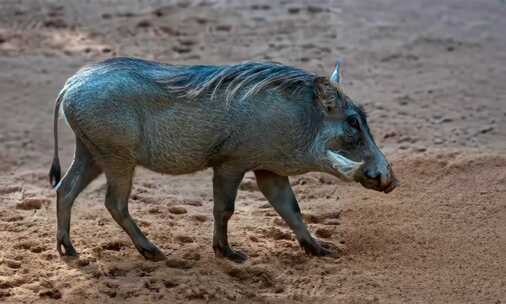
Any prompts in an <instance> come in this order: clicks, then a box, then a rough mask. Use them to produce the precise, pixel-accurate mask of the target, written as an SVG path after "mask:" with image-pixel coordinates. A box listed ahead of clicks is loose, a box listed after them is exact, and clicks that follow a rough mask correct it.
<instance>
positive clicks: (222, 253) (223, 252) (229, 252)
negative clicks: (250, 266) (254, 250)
mask: <svg viewBox="0 0 506 304" xmlns="http://www.w3.org/2000/svg"><path fill="white" fill-rule="evenodd" d="M213 249H214V254H215V255H216V256H217V257H223V258H226V259H229V260H231V261H232V262H234V263H238V264H241V263H244V262H246V260H247V259H248V256H247V255H246V254H244V253H242V252H241V251H238V250H233V249H232V248H230V246H225V247H219V246H213Z"/></svg>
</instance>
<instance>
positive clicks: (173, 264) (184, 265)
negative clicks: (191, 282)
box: [165, 258, 193, 269]
mask: <svg viewBox="0 0 506 304" xmlns="http://www.w3.org/2000/svg"><path fill="white" fill-rule="evenodd" d="M165 265H167V266H168V267H170V268H177V269H190V268H192V267H193V265H192V263H191V262H189V261H187V260H183V259H179V258H167V261H165Z"/></svg>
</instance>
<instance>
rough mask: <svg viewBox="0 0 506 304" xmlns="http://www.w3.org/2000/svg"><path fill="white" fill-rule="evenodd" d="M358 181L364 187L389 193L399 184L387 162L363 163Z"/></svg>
mask: <svg viewBox="0 0 506 304" xmlns="http://www.w3.org/2000/svg"><path fill="white" fill-rule="evenodd" d="M358 181H359V182H360V183H361V184H362V185H363V186H364V187H366V188H369V189H373V190H376V191H381V192H385V193H389V192H391V191H392V190H394V189H395V188H396V187H398V186H399V185H400V182H399V180H398V179H397V178H396V177H395V175H394V172H393V170H392V166H391V165H390V164H389V163H386V162H385V163H384V164H380V165H377V164H376V165H375V164H372V165H371V164H365V165H364V166H363V167H362V172H361V174H360V176H359V177H358Z"/></svg>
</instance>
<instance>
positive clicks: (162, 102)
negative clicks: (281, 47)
mask: <svg viewBox="0 0 506 304" xmlns="http://www.w3.org/2000/svg"><path fill="white" fill-rule="evenodd" d="M329 88H331V86H328V83H325V86H322V85H321V84H319V82H318V78H317V77H315V76H314V75H311V74H308V73H306V72H304V71H302V70H299V69H296V68H292V67H287V66H283V65H279V64H272V63H247V64H242V65H235V66H225V67H223V66H221V67H220V66H171V65H164V64H159V63H154V62H149V61H143V60H139V59H131V58H116V59H111V60H107V61H104V62H101V63H98V64H96V65H92V66H89V67H87V68H84V69H82V70H81V71H79V72H78V73H77V74H76V75H74V76H72V77H71V78H70V79H69V80H68V81H67V83H66V85H65V87H64V89H63V90H62V92H61V93H60V96H59V98H58V101H57V106H56V111H57V110H58V107H59V106H60V103H61V107H62V108H63V112H64V115H65V117H66V119H67V121H68V123H69V125H70V126H71V128H72V129H73V130H74V132H75V134H76V155H75V159H74V162H73V164H72V166H71V168H70V169H69V171H68V173H67V174H66V176H65V177H64V179H63V180H62V182H61V183H60V185H59V186H58V236H57V239H58V250H59V252H60V253H61V254H63V253H64V252H63V251H62V249H61V246H63V247H64V248H65V254H68V255H74V254H75V251H74V249H73V247H72V244H71V242H70V238H69V225H70V208H71V206H72V203H73V201H74V199H75V197H76V196H77V195H78V194H79V192H80V191H81V190H82V189H84V188H85V187H86V185H88V184H89V182H91V181H92V180H93V179H94V178H96V177H97V176H98V175H99V174H100V173H102V172H104V173H105V175H106V177H107V183H108V190H107V197H106V206H107V208H108V210H109V211H110V212H111V214H112V216H113V217H114V219H115V220H116V221H117V222H118V224H120V225H121V226H122V227H123V229H124V230H125V231H126V232H127V233H128V234H129V235H130V237H131V238H132V240H133V242H134V244H135V245H136V247H137V249H139V251H140V252H141V253H142V254H143V255H144V256H145V257H146V258H149V259H154V260H157V259H161V258H163V255H162V254H161V252H160V251H159V250H158V249H157V248H156V247H155V246H154V245H153V244H151V243H150V242H149V241H148V240H147V239H146V238H145V237H144V235H143V234H142V232H141V231H140V230H139V228H138V227H137V226H136V224H135V222H134V221H133V220H132V218H131V217H130V215H129V213H128V207H127V202H128V196H129V194H130V189H131V183H132V176H133V172H134V168H135V167H136V166H137V165H140V166H143V167H146V168H148V169H151V170H153V171H156V172H160V173H166V174H185V173H191V172H195V171H198V170H203V169H205V168H209V167H212V168H213V169H214V172H215V175H214V179H213V185H214V197H215V208H214V216H215V235H214V239H213V246H214V248H215V250H216V252H217V253H220V254H221V255H224V256H226V257H229V258H231V259H233V260H235V261H242V260H244V258H245V256H244V255H243V254H241V253H239V252H235V251H233V250H232V249H231V248H230V247H229V246H228V242H227V238H226V228H227V221H228V219H229V218H230V216H231V215H232V212H233V208H234V199H235V194H236V192H237V187H238V185H239V183H240V181H241V179H242V177H243V175H244V173H245V172H247V171H250V170H253V171H255V174H256V175H257V179H258V181H259V186H260V189H261V190H262V192H263V193H264V194H265V195H266V197H267V198H268V199H269V201H271V203H273V205H274V207H275V208H276V210H278V212H280V214H281V216H283V217H284V218H285V220H287V222H288V223H289V225H290V226H291V227H292V229H294V231H295V233H296V234H297V238H298V240H299V241H300V242H301V244H302V246H303V247H304V248H305V249H306V250H307V251H308V252H311V253H313V254H316V255H322V254H325V253H327V252H328V251H327V250H326V249H324V248H323V247H321V246H320V244H319V243H318V242H317V241H315V240H314V239H313V238H312V237H311V235H310V234H309V232H308V231H307V229H306V228H305V226H304V224H303V223H302V221H301V218H300V213H299V211H298V206H297V203H296V200H295V197H294V196H293V193H292V191H291V189H290V187H289V184H288V179H287V178H286V176H289V175H294V174H301V173H305V172H308V171H321V172H327V173H331V174H334V175H336V176H340V177H345V176H346V175H348V177H352V176H354V177H355V179H356V180H359V181H361V182H363V184H364V185H367V183H369V181H368V179H371V178H369V177H370V176H367V178H364V174H357V172H358V171H360V170H358V167H359V166H358V165H359V164H357V163H354V162H352V161H351V160H349V159H346V158H343V159H342V162H339V157H341V156H340V155H338V154H336V153H333V154H332V153H331V154H328V150H329V149H331V151H335V152H339V151H340V150H342V151H343V153H344V154H346V155H348V157H350V158H352V159H354V160H355V161H364V162H366V164H368V163H372V160H374V161H375V164H374V165H373V169H374V170H376V171H377V170H380V171H381V170H383V171H385V170H386V171H385V172H381V174H383V175H382V176H381V177H379V176H375V177H373V178H372V179H373V180H376V182H375V183H377V185H376V184H374V185H372V186H371V187H373V188H374V187H376V188H378V189H379V190H388V191H390V190H391V189H393V187H395V183H393V178H392V176H391V173H390V171H389V170H390V169H389V166H388V163H387V162H386V161H385V160H384V159H383V156H382V154H381V152H379V150H377V148H375V149H374V147H376V146H375V144H374V142H373V141H372V137H370V134H369V131H368V129H367V124H366V122H365V116H364V115H363V113H362V112H361V111H360V109H359V108H357V107H356V106H354V105H353V104H352V103H351V102H350V101H349V100H345V99H347V97H345V96H344V95H340V94H337V95H336V96H337V97H340V98H341V99H342V104H339V100H337V97H335V98H334V99H335V100H332V98H331V97H332V96H330V97H329V96H327V95H328V90H329ZM330 91H332V90H330ZM334 94H335V93H334ZM322 96H326V97H322ZM318 98H320V99H321V100H319V99H318ZM329 98H330V99H329ZM329 100H330V101H329ZM345 104H346V105H345ZM346 111H348V112H353V113H355V114H357V115H358V117H361V121H362V122H361V123H362V124H364V130H363V132H364V133H367V134H365V135H364V136H366V137H368V138H370V139H368V140H370V141H371V143H369V144H371V145H373V146H374V147H373V148H372V149H371V148H369V150H370V151H372V152H370V153H369V154H368V153H365V154H364V153H362V154H361V153H357V152H356V150H357V149H362V148H360V147H358V145H357V144H355V145H353V144H350V143H347V142H346V140H345V139H343V138H341V140H339V138H338V137H339V136H341V137H343V136H345V135H346V132H345V130H343V129H342V128H341V129H339V128H337V127H335V126H334V127H332V126H331V125H330V123H331V122H329V117H331V116H332V115H334V116H335V119H336V120H339V119H340V118H339V117H341V116H342V117H344V120H345V119H346V117H347V115H348V114H346V113H347V112H346ZM340 114H342V115H340ZM56 115H57V113H56ZM342 117H341V120H342V119H343V118H342ZM334 137H335V138H334ZM336 138H337V139H336ZM55 139H57V137H56V124H55ZM348 146H350V147H349V148H347V147H348ZM373 150H374V151H373ZM375 153H376V154H377V155H373V154H375ZM378 153H379V154H378ZM380 158H381V159H380ZM336 166H337V167H336ZM347 166H348V167H347ZM380 167H381V168H380ZM336 168H337V170H336ZM378 168H379V169H378ZM387 171H388V172H387ZM378 172H379V171H378ZM378 174H380V173H378ZM366 175H367V174H366ZM50 176H51V178H52V180H53V184H56V183H57V182H58V180H59V164H58V159H57V154H56V153H55V161H54V162H53V167H52V170H51V174H50Z"/></svg>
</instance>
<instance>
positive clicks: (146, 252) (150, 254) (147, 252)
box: [139, 245, 167, 262]
mask: <svg viewBox="0 0 506 304" xmlns="http://www.w3.org/2000/svg"><path fill="white" fill-rule="evenodd" d="M139 252H140V254H142V256H143V257H144V258H145V259H146V260H150V261H153V262H159V261H163V260H165V259H167V257H166V256H165V255H164V254H163V252H161V251H160V249H158V248H157V247H156V246H154V245H153V247H152V248H149V249H147V248H141V249H139Z"/></svg>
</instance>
